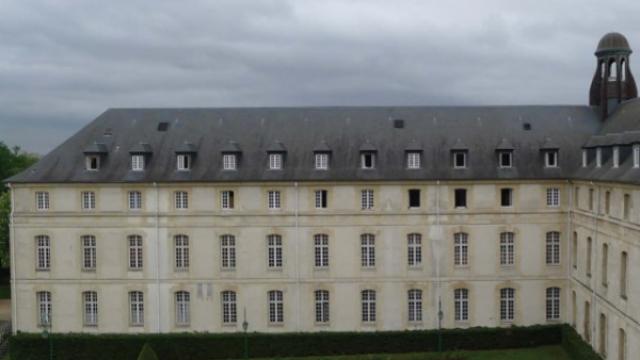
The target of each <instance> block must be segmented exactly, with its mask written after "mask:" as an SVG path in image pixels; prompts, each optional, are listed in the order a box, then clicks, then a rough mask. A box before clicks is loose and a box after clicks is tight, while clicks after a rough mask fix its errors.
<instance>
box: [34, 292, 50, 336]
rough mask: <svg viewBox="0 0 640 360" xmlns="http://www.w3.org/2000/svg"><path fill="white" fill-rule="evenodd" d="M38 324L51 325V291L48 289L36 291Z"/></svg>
mask: <svg viewBox="0 0 640 360" xmlns="http://www.w3.org/2000/svg"><path fill="white" fill-rule="evenodd" d="M36 297H37V299H38V325H40V326H44V327H49V326H51V293H50V292H49V291H38V292H37V293H36Z"/></svg>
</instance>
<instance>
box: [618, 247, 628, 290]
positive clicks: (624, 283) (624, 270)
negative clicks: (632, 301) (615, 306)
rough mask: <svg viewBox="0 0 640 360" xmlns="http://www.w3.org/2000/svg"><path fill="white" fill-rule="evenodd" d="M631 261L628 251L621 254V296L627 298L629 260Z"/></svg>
mask: <svg viewBox="0 0 640 360" xmlns="http://www.w3.org/2000/svg"><path fill="white" fill-rule="evenodd" d="M628 261H629V259H628V255H627V252H626V251H623V252H622V253H621V254H620V297H622V298H623V299H626V298H627V262H628Z"/></svg>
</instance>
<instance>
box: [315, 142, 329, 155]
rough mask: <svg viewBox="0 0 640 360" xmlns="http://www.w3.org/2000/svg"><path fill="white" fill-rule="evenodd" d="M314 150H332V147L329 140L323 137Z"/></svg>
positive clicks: (325, 151)
mask: <svg viewBox="0 0 640 360" xmlns="http://www.w3.org/2000/svg"><path fill="white" fill-rule="evenodd" d="M313 151H314V152H320V153H322V152H324V153H327V152H331V148H330V147H329V144H327V141H326V140H324V139H322V140H320V142H319V143H318V144H317V145H316V146H315V147H314V148H313Z"/></svg>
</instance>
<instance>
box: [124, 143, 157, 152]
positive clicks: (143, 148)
mask: <svg viewBox="0 0 640 360" xmlns="http://www.w3.org/2000/svg"><path fill="white" fill-rule="evenodd" d="M152 152H153V151H152V150H151V145H149V144H145V143H137V144H135V145H133V146H132V147H131V149H129V153H130V154H151V153H152Z"/></svg>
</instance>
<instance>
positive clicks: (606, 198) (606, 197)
mask: <svg viewBox="0 0 640 360" xmlns="http://www.w3.org/2000/svg"><path fill="white" fill-rule="evenodd" d="M610 212H611V191H605V192H604V213H605V214H607V215H609V214H610Z"/></svg>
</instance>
